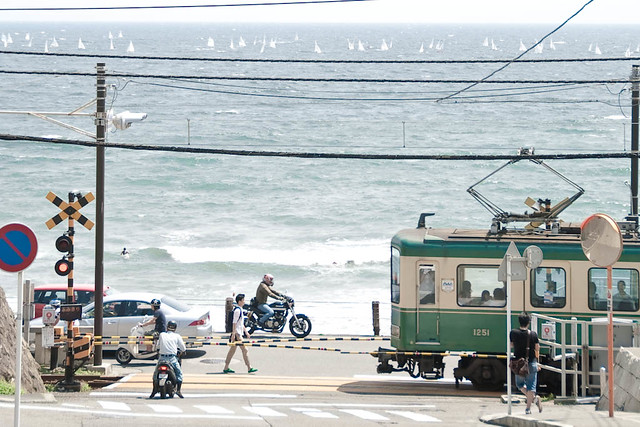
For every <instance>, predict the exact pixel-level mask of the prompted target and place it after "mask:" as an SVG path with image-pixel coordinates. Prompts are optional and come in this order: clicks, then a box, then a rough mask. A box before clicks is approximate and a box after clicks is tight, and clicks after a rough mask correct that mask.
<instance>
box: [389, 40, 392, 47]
mask: <svg viewBox="0 0 640 427" xmlns="http://www.w3.org/2000/svg"><path fill="white" fill-rule="evenodd" d="M392 47H393V40H389V49H391V48H392Z"/></svg>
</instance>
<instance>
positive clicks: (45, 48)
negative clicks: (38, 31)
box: [44, 40, 49, 53]
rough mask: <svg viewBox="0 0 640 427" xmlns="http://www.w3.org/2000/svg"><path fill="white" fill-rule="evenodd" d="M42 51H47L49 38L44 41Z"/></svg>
mask: <svg viewBox="0 0 640 427" xmlns="http://www.w3.org/2000/svg"><path fill="white" fill-rule="evenodd" d="M44 53H49V40H45V41H44Z"/></svg>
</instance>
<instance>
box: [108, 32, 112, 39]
mask: <svg viewBox="0 0 640 427" xmlns="http://www.w3.org/2000/svg"><path fill="white" fill-rule="evenodd" d="M109 38H110V39H113V34H111V31H109Z"/></svg>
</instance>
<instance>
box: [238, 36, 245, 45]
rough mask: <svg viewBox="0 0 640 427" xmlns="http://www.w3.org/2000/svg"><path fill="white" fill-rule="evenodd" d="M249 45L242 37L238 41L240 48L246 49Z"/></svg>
mask: <svg viewBox="0 0 640 427" xmlns="http://www.w3.org/2000/svg"><path fill="white" fill-rule="evenodd" d="M246 45H247V43H246V42H245V41H244V39H243V38H242V36H240V40H238V47H245V46H246Z"/></svg>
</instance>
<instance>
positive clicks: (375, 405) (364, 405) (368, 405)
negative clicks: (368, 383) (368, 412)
mask: <svg viewBox="0 0 640 427" xmlns="http://www.w3.org/2000/svg"><path fill="white" fill-rule="evenodd" d="M252 405H253V406H291V407H294V406H302V407H312V406H313V407H330V406H333V407H336V408H337V407H345V408H376V409H384V408H408V409H435V408H436V405H415V404H414V405H393V404H392V405H384V404H379V403H309V402H307V403H295V402H290V403H284V402H269V403H262V402H260V403H252Z"/></svg>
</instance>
